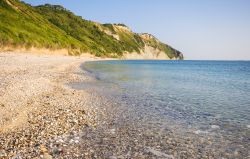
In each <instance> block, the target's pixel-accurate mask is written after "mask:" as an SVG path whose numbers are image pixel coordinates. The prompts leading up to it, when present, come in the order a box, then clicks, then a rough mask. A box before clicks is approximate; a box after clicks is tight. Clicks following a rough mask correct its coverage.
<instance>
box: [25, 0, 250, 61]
mask: <svg viewBox="0 0 250 159" xmlns="http://www.w3.org/2000/svg"><path fill="white" fill-rule="evenodd" d="M24 1H25V2H27V3H29V4H32V5H39V4H45V3H50V4H60V5H62V6H64V7H65V8H67V9H69V10H71V11H72V12H73V13H75V14H76V15H79V16H82V17H83V18H84V19H87V20H93V21H97V22H101V23H124V24H126V25H127V26H129V27H130V28H131V29H132V30H133V31H134V32H137V33H151V34H153V35H155V36H156V37H157V38H158V39H159V40H161V41H162V42H164V43H167V44H169V45H171V46H172V47H174V48H176V49H177V50H180V51H181V52H182V53H183V54H184V57H185V59H189V60H250V0H24Z"/></svg>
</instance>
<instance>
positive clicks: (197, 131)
mask: <svg viewBox="0 0 250 159" xmlns="http://www.w3.org/2000/svg"><path fill="white" fill-rule="evenodd" d="M194 133H195V134H197V135H198V134H207V133H208V132H207V131H202V130H196V131H194Z"/></svg>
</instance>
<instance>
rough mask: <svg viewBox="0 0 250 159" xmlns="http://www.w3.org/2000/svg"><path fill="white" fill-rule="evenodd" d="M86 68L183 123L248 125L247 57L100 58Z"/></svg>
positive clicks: (249, 83)
mask: <svg viewBox="0 0 250 159" xmlns="http://www.w3.org/2000/svg"><path fill="white" fill-rule="evenodd" d="M85 68H87V69H88V70H89V71H91V72H92V73H94V74H95V76H96V77H97V78H98V79H100V80H101V81H104V82H108V83H113V84H115V85H116V86H118V87H120V88H121V89H122V90H123V92H122V93H123V94H126V95H127V96H131V97H133V98H134V100H136V101H134V102H136V103H138V101H139V102H142V103H141V104H145V103H144V101H147V102H149V103H150V104H151V105H152V107H154V108H155V107H156V108H158V109H159V111H160V112H161V113H160V114H161V115H162V116H168V117H170V118H174V119H176V120H181V121H183V122H185V123H188V124H197V123H199V124H200V123H202V124H213V125H221V124H222V125H223V124H225V123H227V124H228V123H229V124H232V125H235V126H236V125H237V126H239V125H241V126H242V127H244V126H245V127H247V126H248V125H250V62H240V61H233V62H231V61H230V62H229V61H105V62H91V63H87V64H85ZM149 103H147V104H149Z"/></svg>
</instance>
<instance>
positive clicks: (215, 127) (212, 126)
mask: <svg viewBox="0 0 250 159" xmlns="http://www.w3.org/2000/svg"><path fill="white" fill-rule="evenodd" d="M211 128H212V129H219V128H220V126H219V125H211Z"/></svg>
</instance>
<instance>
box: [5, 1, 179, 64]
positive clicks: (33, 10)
mask: <svg viewBox="0 0 250 159" xmlns="http://www.w3.org/2000/svg"><path fill="white" fill-rule="evenodd" d="M0 10H1V14H0V48H3V47H6V46H8V48H10V47H12V48H17V47H18V48H26V49H29V48H45V49H52V50H59V49H66V50H68V53H69V54H70V55H79V54H82V53H85V52H88V53H91V54H94V55H96V56H101V57H116V58H125V59H183V55H182V53H181V52H179V51H177V50H175V49H173V48H172V47H170V46H169V45H166V44H164V43H162V42H161V41H160V40H158V39H157V38H155V37H154V36H153V35H151V34H147V33H145V34H138V33H134V32H133V31H132V30H131V29H130V28H129V27H127V26H126V25H124V24H100V23H97V22H93V21H88V20H85V19H83V18H82V17H80V16H76V15H75V14H74V13H72V12H70V11H69V10H67V9H65V8H64V7H62V6H59V5H50V4H45V5H40V6H36V7H33V6H31V5H29V4H25V3H24V2H20V1H18V0H2V1H0Z"/></svg>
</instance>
